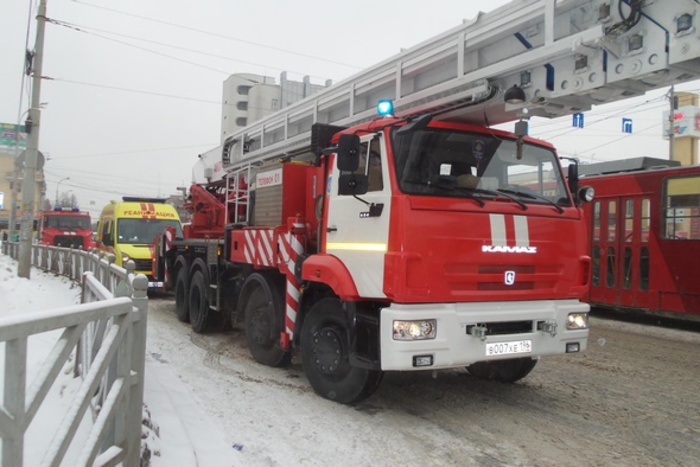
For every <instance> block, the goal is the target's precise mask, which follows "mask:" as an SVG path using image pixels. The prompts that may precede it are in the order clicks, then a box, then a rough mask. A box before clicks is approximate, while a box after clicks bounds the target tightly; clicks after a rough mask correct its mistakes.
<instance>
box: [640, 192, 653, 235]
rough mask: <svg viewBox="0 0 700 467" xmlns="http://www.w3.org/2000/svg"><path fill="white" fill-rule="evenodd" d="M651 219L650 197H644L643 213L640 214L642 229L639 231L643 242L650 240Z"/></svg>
mask: <svg viewBox="0 0 700 467" xmlns="http://www.w3.org/2000/svg"><path fill="white" fill-rule="evenodd" d="M650 219H651V203H650V202H649V199H648V198H644V199H643V200H642V215H641V216H640V218H639V220H640V223H639V224H640V229H641V232H639V234H640V235H639V239H640V240H641V241H642V242H648V241H649V225H650V222H651V221H650Z"/></svg>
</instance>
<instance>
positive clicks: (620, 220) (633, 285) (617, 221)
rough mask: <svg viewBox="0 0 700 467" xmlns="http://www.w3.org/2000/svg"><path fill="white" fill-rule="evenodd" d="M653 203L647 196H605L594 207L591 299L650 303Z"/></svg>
mask: <svg viewBox="0 0 700 467" xmlns="http://www.w3.org/2000/svg"><path fill="white" fill-rule="evenodd" d="M649 228H650V203H649V199H648V198H646V197H644V196H629V197H612V198H602V199H600V200H597V201H595V204H594V206H593V231H592V239H591V240H592V241H591V245H592V251H591V257H592V260H593V278H592V283H591V301H592V302H597V303H605V304H608V305H616V306H621V307H635V308H646V307H648V306H649V234H650V232H649Z"/></svg>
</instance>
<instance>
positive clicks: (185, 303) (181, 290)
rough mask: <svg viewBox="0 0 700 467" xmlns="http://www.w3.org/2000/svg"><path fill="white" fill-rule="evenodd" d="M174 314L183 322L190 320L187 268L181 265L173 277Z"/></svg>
mask: <svg viewBox="0 0 700 467" xmlns="http://www.w3.org/2000/svg"><path fill="white" fill-rule="evenodd" d="M175 314H176V315H177V319H179V320H180V321H182V322H183V323H187V322H189V321H190V307H189V293H188V291H187V268H186V267H184V266H183V267H181V268H180V270H179V271H178V273H177V278H176V279H175Z"/></svg>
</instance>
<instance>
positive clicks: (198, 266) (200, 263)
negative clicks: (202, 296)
mask: <svg viewBox="0 0 700 467" xmlns="http://www.w3.org/2000/svg"><path fill="white" fill-rule="evenodd" d="M197 271H202V274H204V279H205V280H206V282H207V283H209V267H207V264H206V263H205V262H204V260H203V259H202V258H195V260H194V261H192V264H191V265H190V268H189V273H188V274H187V277H188V281H189V278H191V277H192V276H193V275H194V273H195V272H197Z"/></svg>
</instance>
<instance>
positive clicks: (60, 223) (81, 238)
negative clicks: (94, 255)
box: [39, 207, 95, 250]
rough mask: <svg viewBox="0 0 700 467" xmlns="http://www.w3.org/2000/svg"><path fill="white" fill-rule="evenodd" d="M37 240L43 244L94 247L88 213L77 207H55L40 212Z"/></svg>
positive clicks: (86, 248)
mask: <svg viewBox="0 0 700 467" xmlns="http://www.w3.org/2000/svg"><path fill="white" fill-rule="evenodd" d="M39 235H40V237H39V242H40V243H41V244H43V245H54V246H61V247H72V248H82V249H84V250H89V249H91V248H94V246H95V245H94V242H93V239H92V224H91V221H90V213H88V212H87V211H80V209H78V208H67V207H57V208H55V209H54V210H53V211H44V212H43V213H42V214H41V223H40V234H39Z"/></svg>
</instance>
